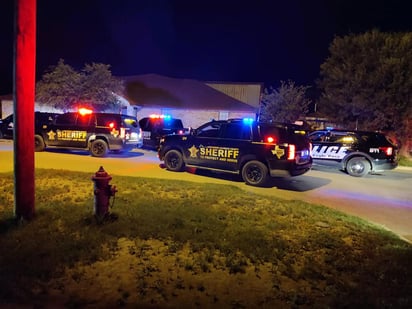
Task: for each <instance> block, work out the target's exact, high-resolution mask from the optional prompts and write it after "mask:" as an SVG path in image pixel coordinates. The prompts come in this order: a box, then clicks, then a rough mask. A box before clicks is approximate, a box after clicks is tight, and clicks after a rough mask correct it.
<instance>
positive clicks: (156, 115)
mask: <svg viewBox="0 0 412 309" xmlns="http://www.w3.org/2000/svg"><path fill="white" fill-rule="evenodd" d="M149 117H150V118H159V119H160V118H163V119H170V118H172V117H171V116H170V115H158V114H151V115H150V116H149Z"/></svg>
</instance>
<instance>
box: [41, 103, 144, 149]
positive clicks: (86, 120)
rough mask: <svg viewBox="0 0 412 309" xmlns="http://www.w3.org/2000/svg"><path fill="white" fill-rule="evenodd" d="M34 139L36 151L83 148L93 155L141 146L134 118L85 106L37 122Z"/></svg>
mask: <svg viewBox="0 0 412 309" xmlns="http://www.w3.org/2000/svg"><path fill="white" fill-rule="evenodd" d="M34 139H35V150H36V151H42V150H44V149H45V148H46V147H54V148H74V149H86V150H88V151H89V152H90V154H91V155H92V156H94V157H104V156H105V155H106V154H107V153H108V152H109V151H123V150H126V151H128V150H131V149H132V148H136V147H141V145H142V135H141V130H140V127H139V123H138V122H137V119H136V117H133V116H127V115H121V114H111V113H93V112H92V111H91V110H88V109H80V110H79V112H68V113H64V114H56V115H55V116H54V117H53V119H48V120H47V121H42V122H37V123H36V126H35V136H34Z"/></svg>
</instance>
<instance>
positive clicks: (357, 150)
mask: <svg viewBox="0 0 412 309" xmlns="http://www.w3.org/2000/svg"><path fill="white" fill-rule="evenodd" d="M309 138H310V140H311V142H312V157H313V162H314V163H316V164H324V165H336V166H337V167H339V168H340V169H341V170H343V171H346V172H347V173H348V174H349V175H351V176H355V177H362V176H365V175H367V174H368V173H379V172H383V171H385V170H391V169H394V168H396V166H397V165H398V161H397V148H396V146H395V145H393V144H392V143H391V142H390V141H389V140H388V139H387V138H386V136H385V135H384V134H382V133H379V132H370V131H352V130H318V131H314V132H311V133H310V134H309Z"/></svg>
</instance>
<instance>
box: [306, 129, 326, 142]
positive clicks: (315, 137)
mask: <svg viewBox="0 0 412 309" xmlns="http://www.w3.org/2000/svg"><path fill="white" fill-rule="evenodd" d="M309 138H310V140H311V141H312V142H323V141H324V140H325V139H326V132H322V131H319V132H313V133H311V134H310V135H309Z"/></svg>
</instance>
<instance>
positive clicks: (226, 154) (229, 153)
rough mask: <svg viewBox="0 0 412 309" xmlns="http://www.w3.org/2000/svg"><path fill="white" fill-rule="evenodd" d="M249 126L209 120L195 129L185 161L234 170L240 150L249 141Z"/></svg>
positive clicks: (236, 166)
mask: <svg viewBox="0 0 412 309" xmlns="http://www.w3.org/2000/svg"><path fill="white" fill-rule="evenodd" d="M250 137H251V134H250V126H249V125H247V126H243V125H242V124H241V123H228V122H226V121H224V122H211V123H209V124H207V125H205V126H202V127H200V128H199V129H197V130H196V135H195V137H194V138H193V139H192V143H191V148H190V149H189V153H190V155H189V157H188V158H187V162H188V163H189V164H193V165H199V166H204V167H208V168H213V169H219V170H227V171H236V170H237V169H238V160H239V158H240V154H241V151H242V150H243V149H245V147H246V146H245V145H246V144H248V143H250Z"/></svg>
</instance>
